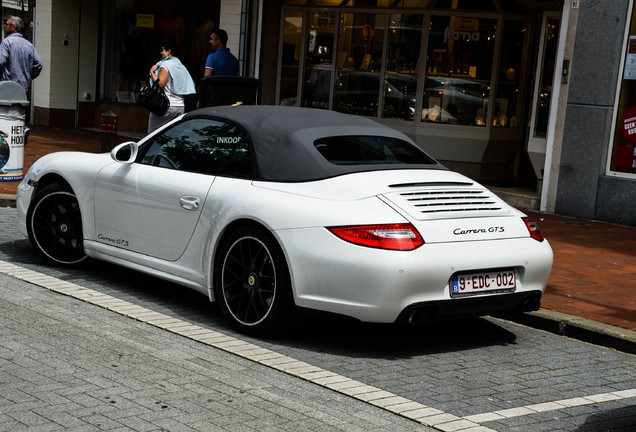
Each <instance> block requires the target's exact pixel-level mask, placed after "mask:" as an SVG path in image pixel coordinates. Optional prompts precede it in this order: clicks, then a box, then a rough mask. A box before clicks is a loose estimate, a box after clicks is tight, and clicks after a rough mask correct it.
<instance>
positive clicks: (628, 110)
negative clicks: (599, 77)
mask: <svg viewBox="0 0 636 432" xmlns="http://www.w3.org/2000/svg"><path fill="white" fill-rule="evenodd" d="M622 78H623V79H622V80H621V82H620V93H619V99H618V106H617V109H616V123H615V128H614V141H613V143H612V148H611V159H610V163H609V170H610V171H611V173H610V174H613V175H621V176H626V177H631V178H634V177H635V176H636V20H634V16H632V23H631V28H630V31H629V39H628V40H627V50H626V52H625V66H624V71H623V77H622Z"/></svg>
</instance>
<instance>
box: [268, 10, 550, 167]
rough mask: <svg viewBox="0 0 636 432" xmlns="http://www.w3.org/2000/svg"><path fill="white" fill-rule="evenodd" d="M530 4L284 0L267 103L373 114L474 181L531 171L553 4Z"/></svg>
mask: <svg viewBox="0 0 636 432" xmlns="http://www.w3.org/2000/svg"><path fill="white" fill-rule="evenodd" d="M538 3H539V2H532V1H529V2H515V1H508V2H492V1H480V2H476V1H457V0H455V1H451V0H448V1H410V2H409V1H397V2H396V1H363V2H360V1H344V2H343V1H329V0H322V1H312V2H303V1H293V0H292V1H287V2H284V4H283V5H282V8H281V20H282V22H281V25H280V26H281V34H280V37H279V53H278V58H279V62H278V65H279V75H278V77H277V83H276V84H277V93H276V98H275V102H274V103H277V104H284V105H298V106H305V107H314V108H323V109H332V110H335V111H340V112H344V113H349V114H356V115H364V116H368V117H373V118H375V119H377V120H378V121H380V122H382V123H385V124H387V125H389V126H391V127H394V128H396V129H399V130H401V131H403V132H405V133H406V134H408V135H409V136H411V137H412V138H414V139H415V141H416V142H417V143H418V145H420V146H421V147H422V148H424V149H425V150H427V151H428V152H429V153H430V154H432V155H433V156H434V157H436V158H437V159H439V160H440V161H442V162H443V163H444V164H446V165H447V166H449V167H451V168H453V169H456V170H459V171H462V172H464V173H465V174H467V175H469V176H471V177H473V178H480V179H512V178H518V177H519V174H520V170H524V169H525V170H529V171H530V172H529V173H528V174H527V177H531V178H532V177H534V175H535V173H534V172H532V171H533V164H534V161H533V160H532V159H531V155H529V154H528V152H527V151H526V147H527V144H528V136H527V130H526V129H527V126H528V123H529V122H531V123H532V127H533V132H534V133H536V134H537V135H539V136H540V137H542V138H545V136H546V133H547V123H548V118H549V101H550V91H551V86H552V78H553V76H554V59H555V54H556V43H555V42H556V41H558V34H559V23H560V14H561V10H562V2H540V3H541V5H540V6H541V7H539V5H538ZM306 4H310V6H306ZM548 16H551V17H552V21H551V22H548V24H547V26H546V27H545V28H544V27H543V24H544V21H543V18H544V17H548ZM544 41H545V42H546V43H545V44H544ZM537 53H541V56H539V57H537ZM544 59H546V60H547V62H546V63H545V64H544V62H543V60H544ZM538 63H541V66H544V67H543V69H541V70H540V71H539V74H540V76H541V80H542V82H540V83H539V88H538V89H539V90H538V92H537V91H536V90H535V89H534V88H533V84H534V81H533V77H534V74H533V72H534V67H535V65H537V64H538ZM535 93H537V94H538V93H541V94H543V96H541V97H538V98H537V99H538V103H537V104H535V105H533V97H534V95H535ZM544 154H545V151H543V155H544ZM544 161H545V157H544V156H543V157H542V158H540V160H537V161H536V162H537V163H536V166H537V170H536V173H537V174H538V177H541V169H542V168H543V166H542V163H543V162H544Z"/></svg>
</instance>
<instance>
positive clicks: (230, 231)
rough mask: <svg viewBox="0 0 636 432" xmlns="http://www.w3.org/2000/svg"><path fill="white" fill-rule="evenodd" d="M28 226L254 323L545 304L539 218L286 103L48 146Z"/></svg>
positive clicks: (251, 327)
mask: <svg viewBox="0 0 636 432" xmlns="http://www.w3.org/2000/svg"><path fill="white" fill-rule="evenodd" d="M17 207H18V217H19V227H20V229H21V231H22V232H23V233H24V234H26V235H28V237H29V239H30V241H31V243H32V244H33V246H34V247H35V249H37V250H38V252H40V253H41V254H42V255H43V256H44V257H45V258H46V259H47V260H49V261H51V262H52V263H54V264H56V265H60V266H75V265H78V264H81V263H82V262H84V261H85V260H86V259H88V258H93V259H99V260H104V261H108V262H111V263H115V264H119V265H122V266H126V267H129V268H132V269H135V270H138V271H141V272H146V273H149V274H152V275H154V276H158V277H161V278H165V279H167V280H170V281H173V282H175V283H177V284H181V285H185V286H187V287H190V288H193V289H195V290H198V291H200V292H201V293H203V294H205V295H206V296H207V297H208V298H209V299H210V300H211V301H217V302H219V304H220V307H221V309H222V311H223V312H224V313H225V314H226V315H227V316H228V317H229V319H230V320H231V321H232V322H233V323H234V324H235V325H236V326H237V327H238V328H239V329H240V330H242V331H247V332H253V333H260V332H265V331H269V330H272V329H273V328H276V327H279V326H280V325H281V324H284V323H285V322H287V321H286V319H287V317H288V315H289V313H290V312H292V311H294V310H295V309H296V308H298V309H300V310H302V308H308V309H315V310H320V311H327V312H331V313H336V314H341V315H345V316H349V317H353V318H356V319H358V320H361V321H366V322H377V323H391V322H395V321H398V320H410V321H426V320H438V319H445V318H454V317H464V316H470V315H472V316H476V315H486V314H492V313H498V312H514V311H529V310H536V309H538V308H539V305H540V299H541V295H542V294H543V292H544V290H545V287H546V284H547V282H548V277H549V275H550V271H551V268H552V259H553V255H552V250H551V248H550V246H549V245H548V242H547V241H545V240H544V239H543V237H542V235H541V233H540V231H539V229H538V227H537V226H536V225H535V223H534V222H533V221H532V220H530V219H529V218H527V217H526V215H524V214H523V213H521V212H520V211H518V210H516V209H514V208H512V207H510V206H509V205H507V204H506V203H504V202H503V201H502V200H500V199H499V198H498V197H497V196H495V195H494V194H493V193H492V192H490V191H489V190H487V189H486V188H484V187H483V186H481V185H480V184H478V183H476V182H474V181H473V180H471V179H469V178H467V177H464V176H462V175H460V174H457V173H454V172H451V171H449V170H448V169H446V168H444V167H443V166H442V165H440V164H439V163H438V162H436V161H435V160H433V159H432V158H431V157H429V156H428V155H427V154H425V153H424V152H423V151H422V150H420V149H419V148H418V147H417V146H416V145H415V144H414V143H413V142H412V141H411V140H410V139H409V138H408V137H407V136H405V135H403V134H402V133H400V132H397V131H395V130H393V129H391V128H388V127H385V126H382V125H380V124H378V123H376V122H374V121H372V120H369V119H365V118H363V117H357V116H348V115H344V114H339V113H336V112H332V111H324V110H313V109H306V108H292V107H276V106H239V107H216V108H206V109H202V110H198V111H193V112H190V113H187V114H185V115H184V116H182V117H181V118H179V119H178V120H176V121H173V122H171V123H170V124H168V125H166V126H165V127H164V128H162V129H160V130H158V131H157V132H155V133H154V134H152V135H149V136H148V137H146V138H144V139H143V140H141V141H140V142H139V143H135V142H128V143H123V144H120V145H118V146H117V147H115V148H114V149H113V150H112V151H111V152H110V154H108V153H103V154H89V153H79V152H60V153H54V154H51V155H48V156H44V157H42V158H40V159H39V160H38V161H37V162H35V163H34V164H33V166H32V167H31V168H30V169H29V171H28V173H27V174H26V176H25V178H24V181H23V182H22V183H21V184H20V186H19V190H18V197H17Z"/></svg>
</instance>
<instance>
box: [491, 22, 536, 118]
mask: <svg viewBox="0 0 636 432" xmlns="http://www.w3.org/2000/svg"><path fill="white" fill-rule="evenodd" d="M527 34H528V31H527V25H526V23H525V22H523V21H506V22H505V23H504V31H503V40H502V41H501V54H500V56H499V58H500V62H499V74H498V82H497V96H496V97H495V106H494V108H493V117H492V118H493V121H492V122H493V126H494V127H504V128H518V127H521V124H520V121H519V119H520V118H521V107H522V100H521V94H520V87H521V86H520V85H519V83H520V79H522V78H523V77H522V76H521V75H522V69H521V65H522V62H523V53H524V49H523V48H524V45H525V41H526V36H527Z"/></svg>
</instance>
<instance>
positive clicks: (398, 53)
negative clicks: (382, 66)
mask: <svg viewBox="0 0 636 432" xmlns="http://www.w3.org/2000/svg"><path fill="white" fill-rule="evenodd" d="M423 21H424V20H423V17H422V15H406V14H405V15H401V14H393V15H391V16H390V20H389V44H388V49H387V53H386V60H385V62H386V75H385V82H384V103H383V108H382V117H385V118H394V119H401V120H413V118H414V114H415V99H416V96H417V74H418V70H419V67H418V66H419V64H418V63H419V58H420V41H421V39H422V23H423Z"/></svg>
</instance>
